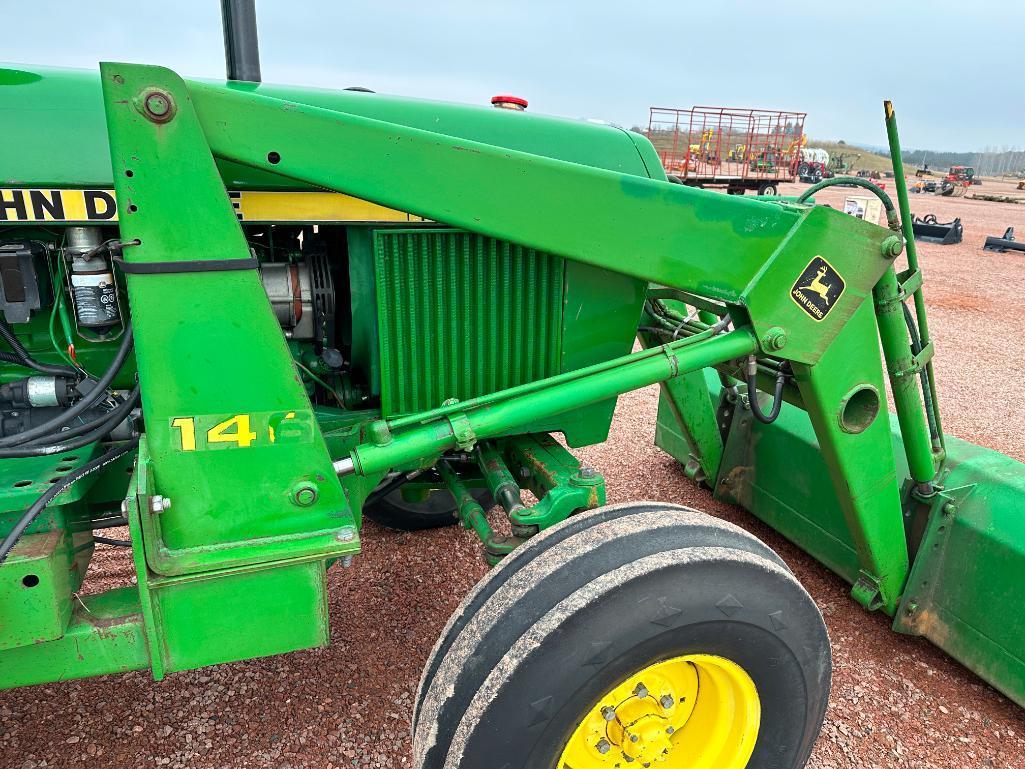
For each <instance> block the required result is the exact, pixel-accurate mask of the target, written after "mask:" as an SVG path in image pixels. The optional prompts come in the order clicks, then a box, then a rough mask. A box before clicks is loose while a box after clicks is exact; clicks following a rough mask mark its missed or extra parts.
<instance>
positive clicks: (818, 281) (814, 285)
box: [801, 265, 833, 304]
mask: <svg viewBox="0 0 1025 769" xmlns="http://www.w3.org/2000/svg"><path fill="white" fill-rule="evenodd" d="M824 277H826V267H825V265H823V266H822V267H819V269H818V270H817V271H816V273H815V278H814V279H813V280H812V282H811V283H809V284H808V285H807V286H801V290H802V291H812V292H814V293H816V294H818V295H819V296H821V297H822V301H823V302H825V303H826V304H829V292H830V291H831V290H832V289H833V287H832V286H831V285H830V284H829V283H823V282H822V279H823V278H824Z"/></svg>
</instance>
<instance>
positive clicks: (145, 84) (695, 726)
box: [0, 1, 1025, 769]
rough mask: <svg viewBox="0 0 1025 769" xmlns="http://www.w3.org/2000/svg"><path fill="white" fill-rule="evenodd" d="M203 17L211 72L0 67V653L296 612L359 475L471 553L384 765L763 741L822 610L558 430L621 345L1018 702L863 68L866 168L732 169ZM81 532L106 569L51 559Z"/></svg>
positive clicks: (646, 378) (687, 457)
mask: <svg viewBox="0 0 1025 769" xmlns="http://www.w3.org/2000/svg"><path fill="white" fill-rule="evenodd" d="M225 19H226V24H225V28H226V31H227V52H228V63H229V76H230V77H229V79H228V80H227V81H223V80H221V81H216V82H214V81H200V80H185V79H182V78H181V77H179V76H178V75H176V74H175V73H174V72H172V71H170V70H167V69H163V68H160V67H155V66H146V65H140V64H125V63H114V62H104V63H102V64H100V66H99V69H98V71H84V72H83V71H68V70H55V69H48V68H44V67H36V66H9V67H6V68H3V69H0V118H2V122H3V125H4V139H5V141H4V142H3V144H2V149H0V168H2V179H3V183H4V185H5V186H4V188H2V189H0V283H2V286H0V288H2V297H3V299H2V303H0V311H2V322H0V337H2V338H3V347H2V349H0V381H2V386H0V460H2V461H0V504H2V513H0V537H3V542H2V544H0V686H3V687H15V686H27V685H32V684H39V683H45V682H54V681H63V680H67V679H74V678H81V677H86V676H95V675H103V674H112V673H120V672H123V671H129V670H149V671H151V673H152V676H153V678H154V679H155V680H156V681H159V680H161V679H163V678H165V677H166V676H170V675H173V674H174V673H176V672H177V671H183V670H190V669H194V668H199V667H203V666H208V665H216V664H220V663H224V662H230V661H236V660H243V659H248V658H254V657H260V656H264V655H271V654H280V653H284V652H289V651H292V650H295V649H302V648H308V647H316V646H321V645H324V644H326V643H327V642H328V616H327V613H326V606H327V601H326V596H325V591H326V583H327V577H326V574H327V571H328V570H329V569H342V568H345V567H347V566H349V565H350V564H351V563H352V562H353V559H357V558H359V553H360V548H361V539H360V538H361V529H362V525H363V521H364V519H365V518H366V517H369V518H373V519H376V520H378V521H380V522H383V523H385V524H387V525H390V526H394V527H400V528H406V529H417V528H424V527H431V526H440V525H449V524H456V523H459V524H462V525H463V526H465V527H467V528H468V529H472V530H473V532H475V534H476V535H477V536H478V537H479V538H480V540H481V547H482V549H483V553H484V557H486V558H487V559H488V560H489V561H490V562H491V563H492V564H494V568H493V569H492V570H491V572H490V574H489V575H488V576H487V577H486V578H485V579H484V580H483V581H482V582H481V583H480V584H479V585H478V586H477V587H476V588H475V589H474V590H473V591H472V592H471V593H470V595H469V596H467V597H466V599H465V601H464V602H463V604H462V605H461V606H460V608H459V610H458V611H457V612H456V614H455V615H454V616H453V618H452V620H451V621H450V623H449V624H448V626H447V627H446V628H445V630H444V632H443V634H442V637H441V638H440V639H439V641H438V643H437V645H436V646H435V648H434V650H433V652H432V654H431V656H430V659H429V662H428V664H427V667H426V670H425V671H424V675H423V679H422V682H421V686H420V688H419V692H418V696H417V698H416V705H415V712H414V714H413V729H414V737H413V746H414V757H413V758H414V766H416V767H418V768H419V769H423V768H426V767H431V768H437V769H442V768H445V769H455V768H456V767H464V768H465V769H484V768H485V767H487V768H490V767H507V768H508V769H527V768H528V767H529V768H530V769H564V768H565V767H570V768H571V769H605V768H606V767H608V768H610V769H611V768H614V767H626V766H628V765H631V764H634V763H635V762H636V763H635V765H637V766H650V767H666V768H667V769H668V768H669V767H697V766H701V767H717V768H720V769H723V768H726V767H729V768H731V769H740V768H741V767H779V768H782V767H799V766H802V765H803V764H804V763H805V761H806V759H807V757H808V755H809V752H810V750H811V748H812V744H813V742H814V740H815V738H816V735H817V733H818V730H819V727H820V724H821V723H822V720H823V715H824V712H825V707H826V700H827V696H828V692H829V683H830V650H829V642H828V639H827V636H826V631H825V628H824V625H823V622H822V619H821V617H820V615H819V612H818V610H817V608H816V606H815V604H814V603H813V602H812V600H811V599H810V597H809V596H808V594H807V593H806V592H805V591H804V590H803V589H802V587H801V586H800V584H798V582H797V580H796V579H795V578H794V576H793V574H792V573H791V572H790V570H789V569H788V568H787V566H786V564H785V563H784V562H783V561H782V560H781V559H780V558H779V557H778V556H777V555H776V554H775V553H773V552H772V551H771V550H770V549H769V548H768V547H766V546H765V545H764V544H762V543H761V542H759V541H758V540H757V539H755V538H754V537H752V536H751V535H750V534H747V533H746V532H744V531H743V530H741V529H739V528H737V527H735V526H732V525H730V524H727V523H724V522H722V521H720V520H717V519H715V518H712V517H709V516H707V515H704V514H702V513H699V512H696V511H694V510H690V509H686V508H683V507H679V506H675V505H667V504H656V503H651V502H643V501H638V502H636V503H631V504H625V505H614V506H609V505H606V504H605V485H604V480H603V478H602V477H601V475H600V474H599V473H598V472H596V471H595V470H594V469H593V468H589V467H585V466H582V465H581V463H580V462H579V461H578V460H577V459H575V458H574V456H573V454H572V449H573V448H575V447H580V446H585V445H589V444H594V443H599V442H601V441H604V440H606V439H607V438H608V437H609V429H610V424H611V419H612V414H613V410H614V408H615V405H616V398H617V396H618V395H620V394H622V393H625V392H628V391H631V390H635V389H638V388H642V387H647V386H650V385H654V384H660V385H661V388H662V390H661V392H662V395H661V406H660V412H659V421H658V431H657V441H658V442H659V444H660V445H661V446H663V447H664V448H665V449H666V450H667V451H668V452H669V453H671V454H672V455H673V456H675V457H677V458H678V459H679V460H680V462H681V464H682V465H683V469H684V471H685V472H686V473H687V475H688V476H690V477H691V478H692V479H693V480H694V481H695V482H696V483H700V484H703V485H705V486H707V487H708V488H710V489H713V490H714V493H715V494H716V496H718V497H719V498H721V499H726V500H730V501H732V502H735V503H737V504H739V505H742V506H743V507H745V508H747V509H748V510H750V511H751V513H753V514H754V515H755V516H757V517H759V518H761V519H762V520H764V521H767V522H768V523H769V524H771V525H772V526H774V527H775V528H777V529H779V530H780V531H781V532H783V533H784V534H785V535H786V536H787V537H789V538H790V539H792V540H793V541H795V542H797V543H798V544H800V545H801V546H802V547H804V548H806V549H807V550H808V551H809V552H811V553H813V554H814V555H815V556H816V557H817V558H818V559H820V560H821V561H822V562H823V563H824V564H825V565H826V566H827V567H828V568H830V569H832V570H833V571H835V572H836V573H838V574H840V575H841V576H842V577H844V578H845V579H847V580H848V581H849V582H850V583H851V584H852V586H853V587H852V596H853V598H854V599H855V600H856V601H857V602H859V603H860V604H861V605H862V606H864V608H865V610H867V611H873V612H882V613H884V614H886V615H888V616H889V617H892V618H893V623H894V628H895V629H896V630H898V631H900V632H904V633H910V634H917V635H924V636H926V637H928V638H930V639H931V640H933V641H934V642H935V643H937V644H938V645H939V646H941V647H942V648H943V649H945V650H947V651H948V652H950V653H951V654H952V655H953V656H955V657H956V658H957V659H959V660H961V661H962V662H963V663H964V664H966V665H967V666H969V667H970V668H972V669H973V670H975V671H977V672H978V673H979V674H980V675H981V676H983V677H984V678H985V679H986V680H987V681H989V682H991V683H992V684H993V685H995V686H997V687H999V688H1000V689H1001V690H1003V691H1004V692H1006V693H1007V694H1008V695H1009V696H1010V697H1012V698H1013V699H1015V700H1016V701H1017V702H1019V703H1022V704H1025V664H1023V659H1025V640H1023V639H1025V634H1023V633H1022V632H1021V631H1022V626H1021V621H1020V620H1019V618H1018V613H1016V612H1014V611H1013V608H1014V607H1016V606H1020V605H1021V604H1022V594H1023V590H1025V581H1023V580H1022V579H1021V575H1022V574H1025V551H1023V549H1025V517H1022V516H1021V515H1020V510H1021V504H1022V498H1023V492H1025V468H1023V467H1022V465H1020V464H1018V463H1016V462H1014V461H1012V460H1010V459H1009V458H1007V457H1005V456H1002V455H1000V454H997V453H994V452H992V451H988V450H986V449H982V448H979V447H976V446H972V445H969V444H966V443H963V442H961V441H958V440H956V439H953V438H950V437H947V436H945V435H944V433H943V430H942V426H941V422H940V412H939V405H938V398H937V393H936V388H935V382H934V378H933V376H932V365H931V359H932V357H933V354H934V346H933V343H932V341H931V340H930V337H929V331H928V326H927V319H926V315H925V307H924V302H923V298H922V283H923V281H922V272H921V270H920V269H919V266H918V262H917V258H916V255H915V251H914V240H913V239H912V237H911V229H910V228H911V216H910V214H909V213H908V209H907V195H906V192H905V189H904V180H903V172H902V170H901V166H900V157H901V156H900V148H899V145H898V142H897V134H896V122H895V116H894V113H893V111H892V109H891V108H890V107H889V105H887V109H886V122H887V126H888V129H889V133H890V141H891V151H892V155H893V159H894V164H895V170H896V173H897V179H896V186H897V191H898V197H899V203H900V210H899V211H898V209H897V206H895V205H894V204H893V203H892V202H891V200H890V198H889V197H888V196H887V195H886V193H885V192H883V191H882V190H880V189H878V188H877V187H876V186H875V185H873V184H872V183H871V182H869V181H867V180H863V179H856V178H855V179H850V178H838V179H828V180H825V181H823V182H821V183H820V184H818V185H815V186H814V187H812V188H810V189H809V190H808V191H807V192H806V193H804V195H802V196H801V197H800V198H773V199H771V200H754V199H746V198H742V197H732V196H726V195H720V194H717V193H714V192H709V191H705V190H701V189H695V188H690V187H685V186H682V185H678V184H672V183H670V182H669V181H667V179H666V177H665V174H664V172H663V170H662V168H661V165H660V163H659V159H658V156H657V155H656V153H655V151H654V149H653V148H652V146H651V145H650V144H649V142H648V141H647V140H646V139H644V138H643V137H641V136H639V135H637V134H633V133H630V132H628V131H624V130H620V129H618V128H614V127H609V126H598V125H593V124H585V123H578V122H574V121H567V120H559V119H554V118H546V117H541V116H537V115H534V114H532V113H530V112H529V111H525V110H524V109H522V108H523V107H525V106H526V104H525V103H523V102H522V100H518V99H515V98H512V97H500V98H497V99H496V106H498V107H501V108H499V109H495V108H493V107H489V106H480V107H477V106H459V105H453V104H440V103H434V102H429V101H419V100H413V99H405V98H398V97H393V96H384V95H381V94H377V93H372V92H368V91H366V90H365V89H362V88H360V89H347V90H323V89H311V88H301V87H292V86H277V85H270V84H264V83H262V82H260V73H259V60H258V55H257V51H256V48H255V16H254V13H253V8H252V5H251V3H249V4H247V3H245V2H234V1H233V2H228V3H226V4H225ZM834 183H845V184H857V185H859V186H861V187H863V188H865V189H866V190H868V191H869V192H870V193H872V194H875V195H877V196H879V197H880V199H881V200H882V201H883V204H884V207H885V209H886V211H887V221H888V225H889V226H888V228H887V227H879V226H876V225H874V224H871V223H868V222H865V221H862V220H859V219H856V218H853V217H849V216H845V215H844V214H842V213H839V212H837V211H835V210H832V209H830V208H828V207H819V206H815V205H814V202H813V199H812V196H813V195H814V194H815V193H816V192H817V191H818V190H819V189H821V188H823V187H826V186H829V185H831V184H834ZM904 253H906V262H907V267H906V269H899V268H898V266H897V264H898V258H899V257H901V255H902V254H904ZM638 338H639V339H640V341H641V343H642V348H641V349H639V350H635V347H634V345H635V340H636V339H638ZM880 342H881V347H880ZM880 350H881V351H880ZM887 382H889V387H890V392H891V393H892V397H893V402H894V405H895V407H896V413H895V414H894V415H889V414H887V413H886V409H885V408H884V403H885V402H886V392H887V389H886V388H887ZM527 492H529V494H527ZM492 507H494V508H496V509H498V510H499V511H500V513H501V514H502V515H504V516H506V517H507V518H508V520H509V524H510V527H511V528H510V529H509V530H510V531H511V534H508V535H499V534H496V533H495V531H494V530H493V529H492V526H491V523H490V522H489V519H488V517H487V516H486V513H487V512H488V510H489V509H491V508H492ZM492 520H494V519H493V518H492ZM118 526H127V530H128V532H129V534H128V537H129V539H128V540H127V541H124V542H118V541H117V540H116V539H114V538H111V537H110V536H105V533H106V534H108V535H109V533H110V532H109V531H108V530H109V529H110V528H112V527H118ZM97 543H102V546H104V547H106V546H109V545H111V544H114V545H116V544H122V545H127V546H129V547H130V548H131V553H132V558H133V565H134V572H135V574H134V576H135V580H134V581H133V583H132V584H131V585H130V586H127V587H123V588H118V589H113V590H110V591H108V592H104V593H99V594H92V595H81V596H80V595H79V589H80V587H81V586H82V584H83V581H84V580H85V579H86V578H87V570H88V566H89V561H90V557H91V555H92V554H93V551H94V547H96V545H97ZM981 595H986V596H987V598H988V600H987V601H986V602H982V601H980V600H979V597H980V596H981ZM996 607H1007V608H1009V609H1012V611H1010V612H1009V613H1004V612H1003V611H998V610H996ZM381 610H382V611H386V610H387V607H382V609H381ZM155 685H159V684H155Z"/></svg>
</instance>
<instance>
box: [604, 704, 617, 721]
mask: <svg viewBox="0 0 1025 769" xmlns="http://www.w3.org/2000/svg"><path fill="white" fill-rule="evenodd" d="M601 716H602V718H604V719H605V720H606V721H615V720H616V709H615V708H611V707H609V706H608V705H606V706H605V707H603V708H602V709H601Z"/></svg>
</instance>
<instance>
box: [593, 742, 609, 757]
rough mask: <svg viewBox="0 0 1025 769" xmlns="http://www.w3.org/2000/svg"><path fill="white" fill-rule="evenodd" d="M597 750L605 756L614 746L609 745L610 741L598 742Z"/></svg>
mask: <svg viewBox="0 0 1025 769" xmlns="http://www.w3.org/2000/svg"><path fill="white" fill-rule="evenodd" d="M594 747H595V749H596V750H597V751H598V752H599V753H601V754H602V755H603V756H604V755H605V754H606V753H608V752H609V751H610V750H612V745H610V744H609V741H608V740H598V744H597V745H595V746H594Z"/></svg>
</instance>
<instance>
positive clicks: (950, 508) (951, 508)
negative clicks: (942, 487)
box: [943, 502, 957, 515]
mask: <svg viewBox="0 0 1025 769" xmlns="http://www.w3.org/2000/svg"><path fill="white" fill-rule="evenodd" d="M956 512H957V505H955V504H954V503H953V502H947V504H945V505H944V506H943V514H944V515H953V514H954V513H956Z"/></svg>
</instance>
